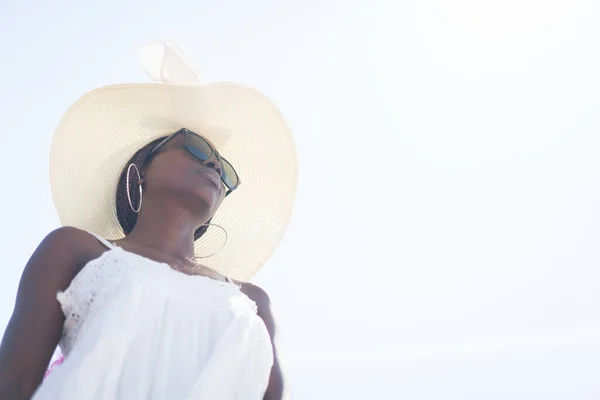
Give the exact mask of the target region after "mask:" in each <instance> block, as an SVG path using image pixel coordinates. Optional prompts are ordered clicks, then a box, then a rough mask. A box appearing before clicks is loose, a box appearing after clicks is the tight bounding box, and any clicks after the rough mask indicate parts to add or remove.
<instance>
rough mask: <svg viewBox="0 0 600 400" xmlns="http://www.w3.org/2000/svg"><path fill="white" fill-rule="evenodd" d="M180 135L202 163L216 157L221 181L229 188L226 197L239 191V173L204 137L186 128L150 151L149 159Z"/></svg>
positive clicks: (189, 150)
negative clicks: (236, 190)
mask: <svg viewBox="0 0 600 400" xmlns="http://www.w3.org/2000/svg"><path fill="white" fill-rule="evenodd" d="M179 134H182V135H183V137H184V139H185V140H184V147H185V149H186V150H187V151H188V152H189V153H190V154H191V155H192V156H194V157H195V158H197V159H198V160H200V161H206V160H208V159H209V158H211V157H212V156H213V155H214V156H215V158H216V159H217V161H218V162H219V164H221V181H222V182H223V184H224V185H225V186H226V187H227V192H226V193H225V196H227V195H229V194H230V193H231V192H233V191H234V190H235V189H237V188H238V186H240V178H239V176H238V174H237V172H235V169H234V168H233V165H231V163H230V162H229V161H227V160H226V159H224V158H223V157H222V156H221V155H220V154H219V153H218V152H217V151H216V150H215V149H214V148H213V147H212V146H211V145H210V144H209V143H208V142H207V141H206V140H205V139H204V138H203V137H202V136H200V135H198V134H197V133H194V132H192V131H190V130H189V129H186V128H182V129H180V130H178V131H177V132H175V133H173V134H171V135H169V136H167V137H166V138H165V139H163V140H162V141H161V142H160V143H158V144H157V145H156V146H154V148H153V149H152V150H150V153H149V154H148V159H150V158H151V157H152V156H153V155H154V154H156V153H157V152H158V150H160V148H161V147H163V146H164V145H165V144H166V143H168V142H169V140H171V139H173V138H174V137H175V136H177V135H179Z"/></svg>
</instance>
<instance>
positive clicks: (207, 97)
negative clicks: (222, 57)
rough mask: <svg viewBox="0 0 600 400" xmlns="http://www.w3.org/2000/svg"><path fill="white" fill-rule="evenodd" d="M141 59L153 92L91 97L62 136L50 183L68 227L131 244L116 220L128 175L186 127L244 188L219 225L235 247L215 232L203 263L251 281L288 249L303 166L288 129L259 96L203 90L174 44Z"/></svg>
mask: <svg viewBox="0 0 600 400" xmlns="http://www.w3.org/2000/svg"><path fill="white" fill-rule="evenodd" d="M140 58H141V60H142V64H143V65H144V67H145V69H146V71H147V72H148V74H149V75H150V77H151V78H152V80H153V81H154V83H133V84H120V85H113V86H106V87H102V88H99V89H96V90H92V91H91V92H89V93H87V94H85V95H84V96H83V97H81V98H80V99H79V100H77V101H76V102H75V103H74V104H73V105H72V106H71V107H70V108H69V109H68V111H67V112H66V113H65V115H64V116H63V118H62V120H61V122H60V124H59V125H58V128H57V129H56V133H55V136H54V140H53V143H52V150H51V154H50V182H51V187H52V195H53V199H54V204H55V206H56V210H57V212H58V216H59V218H60V221H61V223H62V224H63V225H66V226H74V227H77V228H80V229H84V230H87V231H90V232H93V233H96V234H98V235H100V236H103V237H105V238H108V239H120V238H122V237H124V232H123V229H122V228H121V226H120V224H119V221H118V219H117V212H116V194H117V184H118V181H119V178H120V175H121V173H122V172H123V169H124V168H125V167H126V164H127V162H128V161H129V160H130V159H131V157H132V156H133V155H134V154H135V153H136V151H137V150H139V149H141V148H142V147H144V146H146V145H147V144H149V143H150V142H152V141H153V140H155V139H158V138H160V137H164V136H167V135H169V134H171V133H173V132H175V131H177V130H178V129H180V128H183V127H185V128H188V129H189V130H191V131H194V132H197V133H199V134H201V135H202V136H204V137H206V138H207V139H208V140H209V142H211V143H212V144H213V145H214V146H215V147H216V149H217V150H218V151H219V153H220V154H222V155H223V156H224V157H225V158H227V159H228V160H229V161H230V162H231V164H232V165H233V166H234V167H235V169H236V170H237V172H238V174H239V176H240V180H241V185H240V186H239V188H238V189H236V190H235V191H234V192H233V193H232V194H231V195H229V196H228V197H227V198H226V199H225V201H224V202H223V204H222V205H221V207H220V209H219V210H218V212H217V213H216V215H215V216H214V218H213V220H212V221H211V222H212V223H214V224H217V225H219V226H221V227H223V228H224V229H225V230H226V232H227V242H226V243H225V235H224V233H223V231H222V230H221V229H219V228H213V227H210V228H209V229H208V231H207V232H206V234H205V235H203V236H202V237H201V238H200V239H199V240H197V241H196V244H195V251H196V255H197V256H198V257H205V256H207V255H211V256H210V257H206V258H202V260H201V263H202V264H203V265H205V266H207V267H209V268H212V269H214V270H216V271H218V272H220V273H222V274H224V275H226V276H229V277H231V278H234V279H238V280H243V281H245V280H249V279H250V278H251V277H252V276H253V275H254V274H255V273H256V272H257V271H258V269H259V268H260V267H261V266H262V265H263V264H264V263H265V261H267V259H268V258H269V257H270V256H271V255H272V253H273V252H274V250H275V249H276V247H277V246H278V244H279V243H280V241H281V238H282V236H283V234H284V231H285V230H286V227H287V225H288V222H289V219H290V217H291V214H292V208H293V205H294V199H295V194H296V184H297V176H298V164H297V156H296V150H295V146H294V141H293V138H292V134H291V132H290V129H289V127H288V124H287V123H286V121H285V119H284V118H283V116H282V114H281V112H280V111H279V109H278V108H277V107H276V106H275V104H273V102H272V101H271V100H269V99H268V98H267V97H266V96H265V95H264V94H262V93H260V92H259V91H257V90H256V89H253V88H250V87H247V86H244V85H240V84H236V83H229V82H218V83H212V84H202V83H201V79H200V74H199V72H198V69H197V68H196V67H195V66H194V64H193V63H191V62H190V60H189V59H188V58H187V57H186V56H185V55H184V53H183V52H182V51H181V49H180V48H179V47H178V46H177V45H176V44H175V43H174V42H154V43H152V44H151V45H149V46H147V47H145V48H144V49H142V50H141V51H140ZM224 244H225V245H224ZM223 245H224V247H223ZM215 252H216V253H215ZM213 253H215V254H214V255H212V254H213Z"/></svg>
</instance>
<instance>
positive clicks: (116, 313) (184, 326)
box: [33, 238, 273, 400]
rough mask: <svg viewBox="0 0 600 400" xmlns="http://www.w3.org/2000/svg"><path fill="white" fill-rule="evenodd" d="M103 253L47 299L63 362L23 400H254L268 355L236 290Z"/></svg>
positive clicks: (249, 305) (261, 332) (264, 380)
mask: <svg viewBox="0 0 600 400" xmlns="http://www.w3.org/2000/svg"><path fill="white" fill-rule="evenodd" d="M98 240H100V241H101V242H102V243H103V244H104V245H106V246H107V247H109V249H108V251H106V252H105V253H104V254H102V255H101V256H100V257H99V258H97V259H95V260H92V261H90V262H89V263H88V264H87V265H86V266H85V267H84V268H83V269H82V270H81V271H80V272H79V274H77V276H75V278H74V279H73V281H72V282H71V284H70V285H69V287H68V288H67V289H66V290H65V291H64V292H59V293H58V295H57V298H58V301H59V302H60V304H61V307H62V310H63V312H64V314H65V317H66V321H65V324H64V330H63V336H62V339H61V342H60V347H61V350H62V352H63V354H64V356H65V361H64V362H63V363H62V364H61V365H59V366H58V367H57V368H56V369H55V370H54V371H53V372H52V373H51V374H50V375H49V376H48V378H47V379H46V380H45V381H44V382H43V383H42V385H40V387H39V388H38V390H37V392H36V394H35V395H34V397H33V399H35V400H42V399H44V400H45V399H53V400H66V399H73V400H94V399H107V400H108V399H126V400H136V399H152V400H159V399H160V400H162V399H165V400H166V399H168V400H178V399H200V400H203V399H206V400H229V399H240V400H241V399H243V400H258V399H262V398H263V396H264V392H265V390H266V388H267V384H268V380H269V375H270V371H271V366H272V364H273V349H272V346H271V341H270V337H269V333H268V331H267V329H266V327H265V325H264V323H263V321H262V319H261V318H260V317H259V316H258V315H257V314H256V304H255V303H254V302H253V301H252V300H250V299H249V298H248V297H247V296H246V295H245V294H243V293H242V292H241V291H240V290H239V288H238V287H237V286H236V285H235V284H233V283H228V282H219V281H216V280H212V279H209V278H206V277H203V276H188V275H185V274H183V273H180V272H177V271H175V270H173V269H172V268H171V267H169V266H168V265H167V264H163V263H158V262H155V261H152V260H150V259H147V258H145V257H142V256H139V255H137V254H134V253H131V252H128V251H126V250H124V249H122V248H120V247H117V246H114V245H112V244H110V243H109V242H107V241H106V240H104V239H102V238H98Z"/></svg>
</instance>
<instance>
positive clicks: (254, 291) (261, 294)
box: [239, 282, 271, 312]
mask: <svg viewBox="0 0 600 400" xmlns="http://www.w3.org/2000/svg"><path fill="white" fill-rule="evenodd" d="M239 284H240V285H241V288H240V290H241V291H242V292H243V293H244V294H245V295H246V296H248V297H249V298H250V299H252V300H253V301H254V302H255V303H256V306H257V307H258V309H259V312H260V311H261V310H268V309H270V307H271V299H270V297H269V294H268V293H267V292H266V291H265V290H264V289H263V288H262V287H260V286H258V285H255V284H253V283H250V282H240V283H239Z"/></svg>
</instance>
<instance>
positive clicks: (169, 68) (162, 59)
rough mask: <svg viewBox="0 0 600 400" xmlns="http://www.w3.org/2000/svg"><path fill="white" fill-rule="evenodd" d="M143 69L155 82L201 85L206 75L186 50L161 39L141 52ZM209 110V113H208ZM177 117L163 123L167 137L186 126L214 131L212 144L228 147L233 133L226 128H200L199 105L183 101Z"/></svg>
mask: <svg viewBox="0 0 600 400" xmlns="http://www.w3.org/2000/svg"><path fill="white" fill-rule="evenodd" d="M138 56H139V58H140V61H141V63H142V66H143V67H144V69H145V70H146V72H147V73H148V75H150V78H151V79H152V80H153V81H154V82H155V83H162V84H171V85H182V86H200V85H202V75H201V73H200V69H199V68H198V67H197V66H196V64H194V62H193V61H192V60H190V59H189V58H188V56H187V55H186V54H185V51H184V50H183V49H182V48H181V47H180V46H179V44H177V42H175V41H174V40H168V41H161V40H157V41H154V42H152V43H150V44H149V45H147V46H146V47H144V48H142V49H141V50H138ZM204 111H206V110H204ZM176 112H177V114H176V115H174V116H172V117H170V118H169V120H163V121H161V122H160V124H159V125H160V126H161V128H163V129H164V131H165V134H167V133H170V132H171V131H173V130H176V129H179V128H181V127H186V128H188V129H190V130H192V131H195V132H198V133H204V134H206V133H208V131H210V132H211V138H212V144H213V145H214V146H216V147H218V148H220V149H222V148H224V146H225V145H226V144H227V142H228V141H229V139H230V138H231V137H232V135H233V133H232V132H231V131H230V130H228V129H226V128H224V127H222V126H214V125H204V124H203V125H202V126H197V121H198V115H199V114H200V110H199V109H198V105H197V104H195V103H190V102H187V101H183V102H181V103H180V104H178V106H177V107H176Z"/></svg>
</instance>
